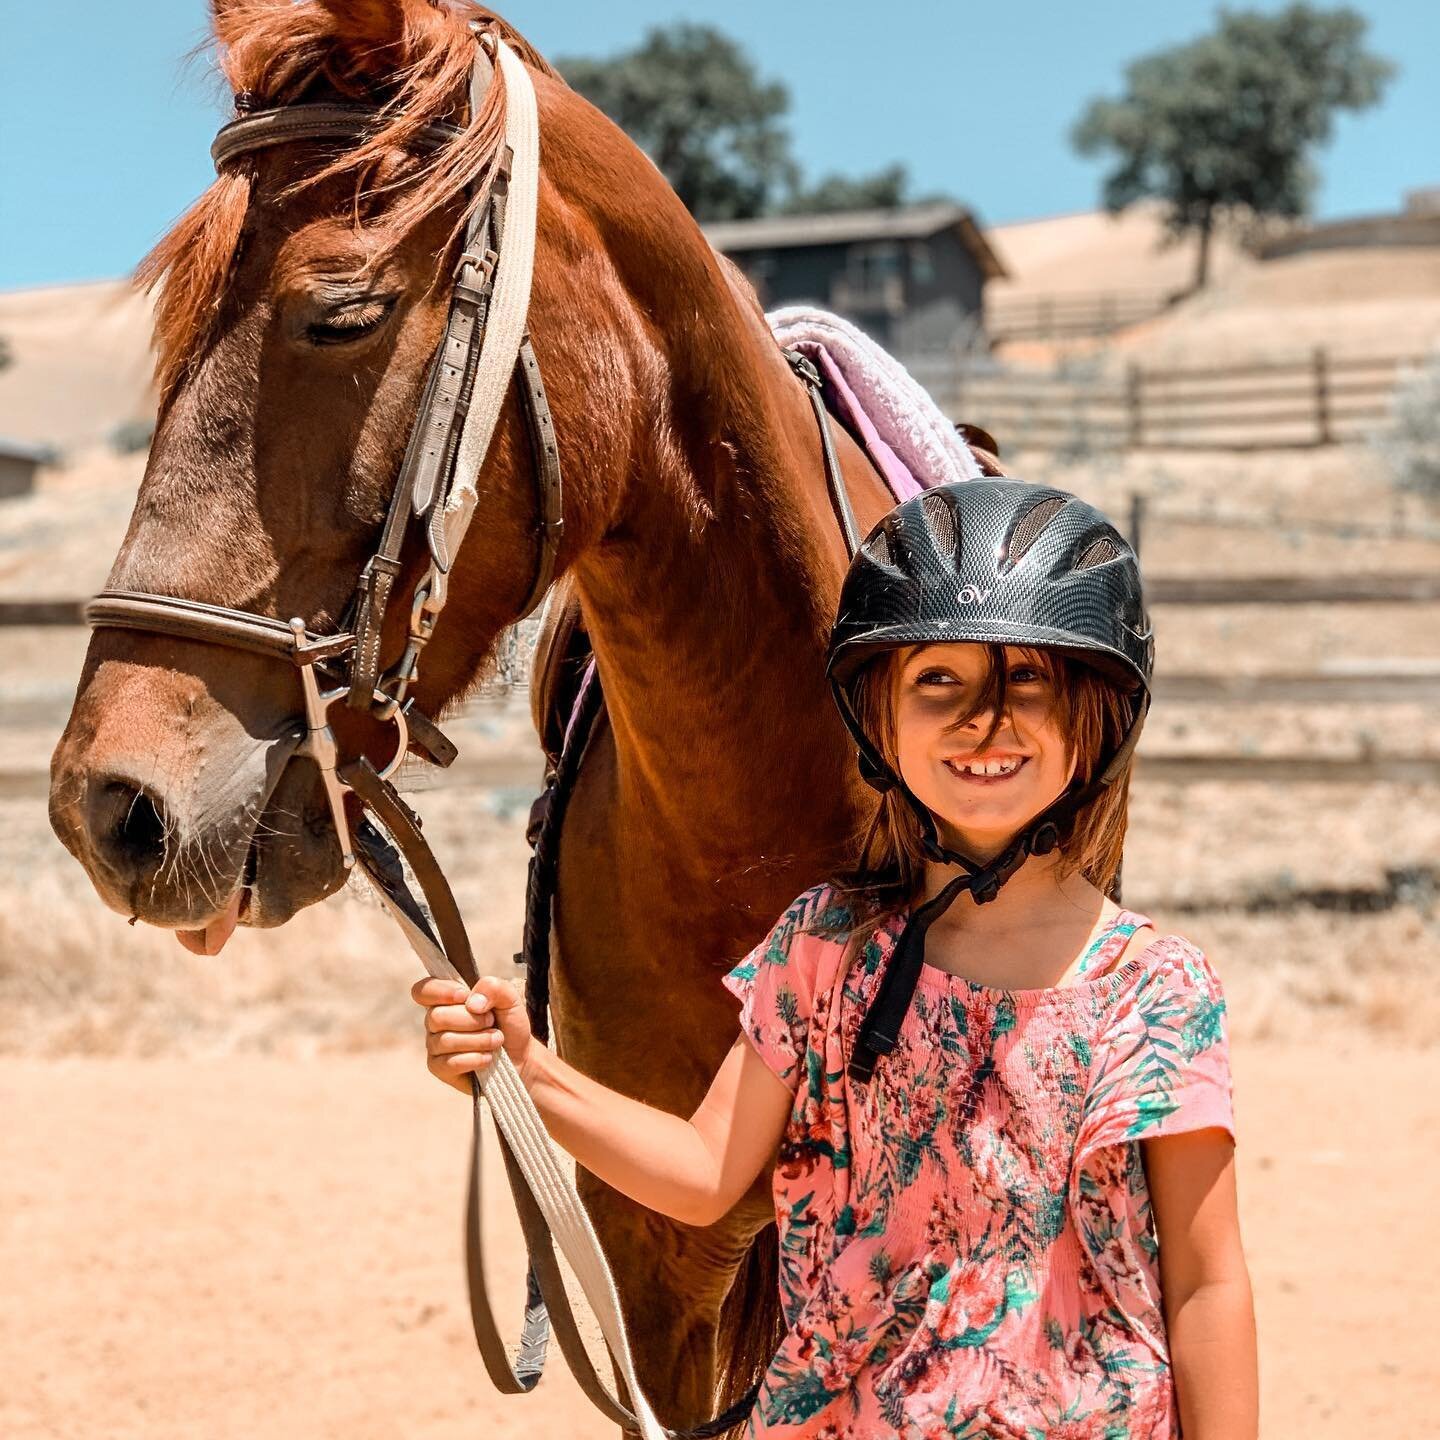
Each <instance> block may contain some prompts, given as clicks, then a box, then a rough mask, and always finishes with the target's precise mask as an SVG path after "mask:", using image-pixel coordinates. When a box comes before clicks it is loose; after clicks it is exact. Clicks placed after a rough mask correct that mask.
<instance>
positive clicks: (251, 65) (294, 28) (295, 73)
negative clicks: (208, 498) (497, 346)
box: [134, 0, 556, 400]
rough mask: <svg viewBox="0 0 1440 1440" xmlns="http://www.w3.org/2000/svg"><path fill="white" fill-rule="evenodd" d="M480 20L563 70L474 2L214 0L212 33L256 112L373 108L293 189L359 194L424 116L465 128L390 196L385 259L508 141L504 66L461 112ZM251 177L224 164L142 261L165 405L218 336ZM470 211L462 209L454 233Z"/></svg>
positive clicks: (240, 165)
mask: <svg viewBox="0 0 1440 1440" xmlns="http://www.w3.org/2000/svg"><path fill="white" fill-rule="evenodd" d="M471 22H478V23H480V24H482V25H484V26H485V27H486V28H488V29H491V30H493V31H494V32H495V33H496V34H498V35H499V36H500V38H501V39H503V40H504V41H505V43H506V44H507V45H509V46H510V47H511V48H512V49H513V50H514V51H515V53H516V54H517V55H518V56H519V58H520V59H521V60H523V61H524V62H525V64H526V65H528V66H529V67H530V68H531V69H534V70H537V71H539V72H540V73H542V74H545V75H549V76H551V77H554V76H555V73H556V72H555V71H554V70H553V69H552V68H551V67H550V65H549V64H548V63H547V62H546V61H545V60H544V58H543V57H542V56H541V55H540V54H539V52H538V51H536V50H535V49H534V47H533V46H531V45H530V43H529V42H528V41H527V40H525V39H524V38H523V37H522V36H521V35H520V34H519V33H518V32H517V31H516V30H515V29H514V27H513V26H511V25H510V24H509V23H508V22H507V21H505V20H503V19H501V18H500V17H499V16H498V15H496V14H495V13H494V12H493V11H491V10H490V9H488V8H487V7H485V6H482V5H478V4H475V3H473V0H305V3H300V4H297V3H295V0H215V14H214V32H215V33H214V38H215V42H216V44H217V45H218V46H219V47H220V51H221V54H220V62H219V63H220V68H221V70H222V72H223V74H224V75H225V77H226V79H227V80H228V81H229V83H230V88H231V90H232V91H234V93H235V95H236V97H237V102H238V103H239V104H240V105H243V108H244V111H245V112H247V113H248V112H253V111H256V110H267V109H271V108H273V107H275V106H279V105H291V104H297V103H300V102H303V101H306V100H324V99H335V98H337V97H338V98H339V99H342V100H354V101H361V102H363V103H366V104H371V105H374V106H376V107H377V124H376V128H375V131H374V133H373V134H371V135H370V136H369V137H368V138H367V139H366V140H365V141H364V143H363V144H361V145H359V146H358V147H356V148H354V149H351V150H348V151H346V152H344V153H342V154H340V155H338V156H337V157H336V158H334V159H333V160H331V161H330V162H329V163H328V164H326V165H324V166H323V167H322V168H320V169H319V170H317V171H315V173H313V174H311V175H308V176H306V177H305V178H304V179H302V180H300V181H298V182H296V184H295V185H294V186H292V187H291V191H294V190H299V189H303V188H307V187H309V186H311V185H315V184H318V183H320V182H321V181H324V180H329V179H334V178H337V177H339V178H345V177H349V178H352V179H353V180H354V182H355V187H356V195H357V201H358V200H359V199H360V196H361V192H362V191H363V190H364V189H365V185H366V180H367V178H368V177H369V176H370V175H371V174H372V172H373V170H374V168H375V166H376V165H377V164H378V162H380V161H381V160H382V159H383V158H384V157H385V156H386V155H388V154H390V153H392V152H394V151H395V150H397V149H399V150H403V148H404V147H405V144H406V142H407V141H408V140H409V139H410V137H411V136H412V135H413V134H414V133H415V132H416V131H417V130H419V129H421V128H422V127H423V126H424V125H425V124H426V123H427V122H428V121H431V120H451V121H452V122H454V123H456V124H463V125H464V134H463V135H462V136H460V138H459V139H457V140H456V141H455V143H453V144H451V145H448V146H446V147H445V149H444V150H442V151H441V152H439V153H438V154H435V155H432V156H430V157H428V158H426V159H424V160H416V161H415V162H413V164H412V166H411V167H410V168H409V169H408V170H407V172H406V182H405V184H404V186H403V188H402V189H401V190H400V192H399V195H398V197H397V198H396V199H395V201H394V203H392V204H391V205H390V206H388V207H387V208H386V209H385V211H384V212H383V214H380V215H377V216H375V217H374V220H373V229H372V233H373V234H374V235H375V236H376V238H377V239H378V242H379V243H378V249H377V253H376V256H375V259H376V260H378V259H381V258H383V257H384V255H386V254H389V253H391V252H392V251H393V250H394V249H395V248H396V247H397V246H398V245H400V244H401V243H402V242H403V241H404V239H405V238H406V236H407V235H409V234H410V232H411V231H412V230H413V229H414V228H415V226H416V225H417V224H419V223H420V221H421V220H423V219H425V218H426V217H427V216H430V215H433V214H435V213H436V212H437V210H438V209H440V208H441V207H444V206H446V205H448V204H450V203H451V202H452V201H454V200H456V199H457V198H458V197H461V196H463V195H464V192H465V190H466V187H467V186H468V185H469V184H470V183H471V182H472V181H473V179H474V177H475V176H476V175H478V174H480V173H481V172H482V171H483V170H484V169H485V168H487V167H488V166H489V164H490V163H491V161H492V160H493V159H494V158H495V155H496V153H497V152H498V150H499V148H500V145H501V142H502V138H503V133H504V118H505V82H504V77H503V75H502V73H501V71H500V68H499V66H496V67H495V72H494V79H493V82H492V83H491V85H490V87H489V89H488V91H487V92H486V95H485V100H484V103H483V104H482V106H481V107H480V111H479V113H478V114H476V115H467V113H466V106H465V98H466V88H467V82H468V79H469V75H470V67H471V64H472V63H473V60H474V56H475V44H476V41H475V36H474V34H473V33H472V32H471V31H470V29H469V25H470V24H471ZM254 175H255V167H254V165H253V164H252V163H249V160H248V157H244V156H242V157H240V158H239V159H238V160H236V161H234V162H232V163H231V164H230V165H227V166H226V169H225V173H223V174H221V175H220V176H218V177H217V179H216V180H215V182H214V184H212V185H211V186H210V188H209V189H208V190H206V192H205V193H204V194H203V195H202V196H201V197H200V198H199V199H198V200H197V201H196V202H195V203H194V204H193V205H192V206H191V207H190V209H189V210H187V211H186V212H185V214H184V215H182V216H181V217H180V219H179V220H178V221H176V223H175V224H174V225H173V226H172V227H171V228H170V230H169V231H168V232H167V233H166V234H165V235H164V236H163V237H162V238H161V239H160V241H159V242H158V243H157V244H156V245H155V247H154V249H152V250H151V251H150V253H149V254H148V255H146V256H145V258H144V259H143V260H141V262H140V264H139V266H138V267H137V268H136V271H135V276H134V279H135V283H136V285H137V286H138V287H139V288H140V289H141V290H145V291H149V290H156V291H157V292H158V293H157V296H156V305H155V331H154V345H155V351H156V367H155V378H156V384H157V385H158V387H159V390H160V394H161V397H162V400H163V398H164V397H165V396H167V395H168V394H169V393H170V392H171V391H172V390H173V388H174V387H175V385H176V384H177V383H178V382H179V381H180V380H181V379H183V378H184V377H185V375H186V374H187V373H189V371H190V369H191V367H192V366H193V365H194V364H195V362H196V361H197V360H198V358H199V356H200V355H201V354H202V353H203V351H204V349H205V347H206V344H207V343H208V341H209V340H210V338H211V336H212V335H213V333H214V330H215V327H216V324H217V321H218V319H219V316H220V312H221V308H222V305H223V302H224V297H225V289H226V281H227V279H228V277H229V274H230V270H231V266H232V265H233V263H234V260H235V257H236V255H237V253H238V250H239V245H240V238H241V233H242V231H243V229H244V225H245V216H246V213H247V212H248V210H249V207H250V200H251V191H252V185H253V181H254ZM387 188H389V187H387ZM286 193H290V192H286ZM468 209H469V205H468V204H467V205H466V206H465V207H463V208H462V210H461V213H460V215H459V218H458V220H457V222H456V224H457V228H458V227H459V226H460V225H462V224H463V223H464V220H465V216H466V213H468ZM356 212H357V215H358V213H359V205H358V203H357V207H356Z"/></svg>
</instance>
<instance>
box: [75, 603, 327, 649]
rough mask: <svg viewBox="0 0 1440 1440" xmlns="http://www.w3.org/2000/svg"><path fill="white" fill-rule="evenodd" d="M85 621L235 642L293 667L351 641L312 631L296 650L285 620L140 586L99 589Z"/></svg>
mask: <svg viewBox="0 0 1440 1440" xmlns="http://www.w3.org/2000/svg"><path fill="white" fill-rule="evenodd" d="M83 613H84V617H85V622H86V624H88V625H90V626H92V627H101V626H106V627H109V628H110V629H113V630H146V631H149V632H150V633H151V634H156V633H159V634H161V635H173V636H175V637H176V638H177V639H179V640H200V641H204V642H206V643H207V644H212V645H216V644H219V645H233V646H234V647H235V648H236V649H237V650H249V651H250V652H251V653H252V654H256V655H269V656H278V657H280V658H281V659H284V660H289V661H291V662H292V663H294V664H296V665H301V666H304V665H316V664H319V663H320V662H322V661H325V660H332V659H336V658H338V657H340V656H342V655H344V654H345V652H346V651H347V650H349V649H350V647H351V645H353V644H354V642H355V637H354V636H353V635H351V634H348V633H341V634H339V635H312V634H310V633H309V632H308V631H307V632H306V635H305V642H304V644H303V645H302V646H301V647H300V648H299V649H297V648H296V645H295V632H294V631H293V630H291V628H290V626H289V625H287V624H286V623H285V622H284V621H283V620H274V619H272V618H270V617H269V616H268V615H253V614H251V613H250V612H249V611H248V610H231V609H230V608H229V607H227V606H225V605H211V604H208V603H207V602H205V601H203V600H180V599H177V598H175V597H174V596H170V595H152V594H150V593H149V592H147V591H143V590H102V591H101V592H100V593H99V594H98V595H96V596H95V598H94V599H93V600H89V601H87V602H86V605H85V609H84V612H83Z"/></svg>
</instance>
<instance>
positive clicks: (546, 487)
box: [85, 45, 564, 870]
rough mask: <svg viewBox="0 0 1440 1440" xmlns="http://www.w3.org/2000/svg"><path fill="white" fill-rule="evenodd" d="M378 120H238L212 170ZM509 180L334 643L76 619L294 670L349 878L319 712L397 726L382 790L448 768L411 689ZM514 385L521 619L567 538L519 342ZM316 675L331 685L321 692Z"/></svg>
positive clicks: (528, 362)
mask: <svg viewBox="0 0 1440 1440" xmlns="http://www.w3.org/2000/svg"><path fill="white" fill-rule="evenodd" d="M491 73H492V68H491V64H490V60H489V58H488V56H487V54H486V51H485V48H484V47H483V46H482V45H477V46H476V58H475V63H474V66H473V68H472V73H471V84H470V98H471V113H472V115H474V114H475V113H477V111H478V108H479V102H480V101H481V99H483V96H484V93H485V89H486V87H487V86H488V84H489V81H490V76H491ZM379 114H380V112H379V111H378V110H377V109H376V108H374V107H371V106H366V105H354V104H298V105H288V106H281V107H279V108H276V109H272V110H265V111H261V112H258V113H256V114H249V115H242V116H240V117H239V118H237V119H235V120H233V121H231V122H230V123H229V124H227V125H225V126H224V127H222V129H221V130H220V132H219V134H218V135H217V136H216V138H215V143H214V144H213V146H212V147H211V155H212V157H213V159H214V161H215V166H216V169H217V170H223V168H224V167H225V166H226V165H227V164H229V163H230V162H232V161H234V160H236V159H239V158H241V157H243V156H245V155H249V154H253V153H254V152H255V151H257V150H263V149H268V148H270V147H272V146H275V145H284V144H292V143H297V142H303V141H314V140H344V141H352V142H353V141H360V140H364V139H365V138H366V137H367V136H368V135H370V134H372V133H373V131H374V128H375V125H376V122H377V119H378V118H379ZM387 118H390V117H387ZM463 133H464V132H463V131H462V130H461V129H460V128H459V127H458V126H455V125H450V124H446V123H444V122H440V121H431V122H429V123H428V124H426V125H424V126H423V127H421V128H419V129H417V130H416V131H415V132H414V134H413V135H412V136H411V143H412V144H413V145H414V146H415V147H416V148H417V149H420V150H424V151H434V150H437V149H440V148H443V147H444V146H446V145H448V144H451V143H452V142H453V141H455V140H456V139H457V138H458V137H459V136H461V135H462V134H463ZM508 180H509V151H508V149H507V148H503V147H502V150H501V152H500V154H499V155H498V156H497V157H496V161H495V163H494V164H493V165H492V166H491V167H490V169H489V171H488V172H487V173H486V174H485V175H484V176H482V177H479V179H478V180H477V182H476V186H477V188H478V189H479V190H480V191H481V193H480V194H479V195H478V196H473V195H472V199H473V202H474V203H473V207H472V209H471V213H470V217H469V219H468V221H467V223H466V228H465V233H464V240H463V243H462V246H461V254H460V258H459V260H458V261H457V262H456V264H455V268H454V283H453V285H452V287H451V292H450V305H449V311H448V314H447V316H446V321H445V331H444V335H443V337H442V338H441V341H440V344H439V346H438V348H437V350H436V352H435V355H434V358H433V359H432V361H431V363H430V367H429V371H428V373H427V376H426V379H425V386H424V390H423V392H422V397H421V402H420V409H419V413H418V415H417V418H416V421H415V424H414V426H413V428H412V429H411V432H410V439H409V442H408V444H407V445H406V449H405V456H404V460H403V461H402V463H401V467H400V472H399V475H398V477H397V479H396V483H395V488H394V490H393V491H392V493H391V498H390V504H389V507H388V511H387V514H386V518H385V523H384V526H383V527H382V530H381V534H380V539H379V543H378V544H377V546H376V549H375V552H374V554H373V555H372V556H371V557H370V559H369V560H368V561H367V562H366V564H365V566H364V567H363V569H362V570H361V572H360V576H359V578H358V580H357V582H356V587H355V593H354V595H353V597H352V599H351V602H350V605H349V608H348V610H347V612H346V618H345V619H344V620H343V621H342V625H343V626H344V627H345V628H343V629H342V630H341V631H340V632H338V633H336V634H331V635H314V634H312V633H311V632H310V631H309V630H308V629H307V628H306V626H305V623H304V622H303V620H301V619H299V618H298V617H297V618H294V619H291V620H290V621H288V623H287V622H285V621H282V620H280V619H277V618H275V617H273V616H268V615H260V614H256V613H254V612H252V611H247V610H236V609H232V608H230V607H228V606H223V605H213V604H208V603H205V602H202V601H196V600H184V599H180V598H177V597H175V596H169V595H156V594H151V593H148V592H143V591H136V590H105V591H102V592H101V593H100V594H99V595H97V596H96V597H95V598H94V599H93V600H92V601H90V602H89V604H88V605H87V606H86V607H85V618H86V619H87V620H88V621H89V623H90V624H91V625H92V626H108V627H112V628H114V627H118V628H122V629H132V630H143V631H149V632H158V633H161V634H166V635H173V636H176V637H177V638H180V639H185V640H200V641H204V642H207V643H210V644H216V645H226V646H231V647H235V648H239V649H243V650H248V651H251V652H252V653H256V654H261V655H269V656H273V657H275V658H277V659H283V660H288V661H289V662H290V663H291V664H293V665H294V666H295V667H296V668H297V670H298V671H299V674H300V679H301V683H302V686H303V690H304V698H305V726H306V728H305V731H304V733H303V734H301V735H298V736H297V741H298V745H297V750H296V752H295V753H296V754H299V755H304V756H308V757H309V758H310V759H312V760H314V761H315V763H316V764H317V765H318V767H319V769H320V772H321V775H322V778H323V780H324V784H325V789H326V795H327V798H328V801H329V805H330V810H331V815H332V818H333V820H334V824H335V830H336V834H337V836H338V838H339V841H340V847H341V857H342V863H343V864H344V866H345V868H346V869H347V870H348V869H349V868H350V867H351V866H352V865H353V864H354V859H355V855H354V846H353V835H352V830H351V827H350V825H349V822H348V820H347V818H346V814H345V796H344V791H345V788H346V786H345V784H344V782H343V781H342V780H341V778H340V776H339V772H338V770H337V752H336V746H335V740H334V736H333V733H332V731H331V729H330V725H329V720H328V715H329V711H330V708H331V707H332V706H333V705H334V704H335V703H336V702H337V701H339V700H341V699H343V700H344V701H345V703H346V705H348V706H349V707H350V708H351V709H354V710H360V711H366V710H368V711H370V712H371V713H372V714H374V715H375V717H376V718H377V719H379V720H382V721H385V722H389V723H393V724H394V725H395V728H396V738H395V750H394V754H393V755H392V757H391V759H390V760H389V761H388V763H387V764H386V765H385V766H384V767H383V769H381V770H379V771H378V772H377V776H378V778H379V779H380V780H381V781H387V782H388V780H389V778H390V777H391V775H393V774H394V773H395V771H396V770H398V769H399V767H400V763H401V761H402V760H403V759H404V757H405V755H406V753H407V752H408V751H411V750H414V751H416V752H418V753H419V754H420V755H421V756H423V757H424V758H425V759H427V760H430V761H432V762H434V763H435V764H437V765H441V766H446V765H449V764H450V763H451V762H452V761H453V760H454V758H455V755H456V750H455V747H454V745H453V744H452V743H451V742H450V741H449V740H448V739H447V738H446V737H445V735H444V734H443V733H442V732H441V731H440V729H439V727H438V726H437V725H436V724H435V722H434V721H433V720H432V719H430V717H429V716H427V715H426V714H424V712H423V711H421V710H419V709H418V708H417V707H416V705H415V702H414V700H413V698H410V697H409V696H408V691H409V689H410V687H411V686H412V685H413V684H414V682H415V680H416V677H417V675H418V673H419V661H420V656H421V653H422V651H423V650H424V648H425V645H426V643H427V642H428V641H429V639H430V637H431V635H432V634H433V633H434V629H435V623H436V620H437V619H438V617H439V614H440V611H441V610H442V609H443V607H444V603H445V592H446V585H447V581H448V577H449V572H450V567H451V565H452V563H453V561H454V558H455V557H454V555H453V554H452V553H450V545H449V543H448V536H447V531H446V527H445V525H444V524H443V523H442V519H443V516H444V514H445V507H446V502H447V500H448V499H449V497H450V494H451V491H452V488H453V486H454V484H455V480H456V460H457V453H458V447H459V441H460V433H461V428H462V425H463V423H464V419H465V415H466V412H467V410H468V408H469V405H470V397H471V393H472V391H473V389H474V385H475V378H476V366H477V362H478V359H479V355H480V348H481V342H482V340H483V338H484V334H485V322H486V315H487V311H488V309H489V305H490V301H491V298H492V295H493V292H494V287H495V276H496V271H497V267H498V265H499V264H500V263H501V257H500V246H501V236H502V234H503V230H504V213H505V203H506V195H507V185H508ZM515 374H516V380H517V383H518V386H519V392H520V398H521V401H522V409H523V411H524V413H525V415H526V417H527V420H528V422H529V425H528V428H529V432H530V437H531V441H532V450H533V453H534V457H535V473H536V483H537V509H538V512H539V516H540V524H539V533H538V556H537V560H536V566H535V575H534V579H533V581H532V584H531V587H530V592H529V595H528V596H527V597H526V601H525V604H524V606H523V608H522V611H521V615H520V617H519V618H523V617H524V616H525V615H528V614H530V613H531V612H532V611H533V610H534V609H535V607H536V606H537V605H539V603H540V601H541V600H542V599H543V598H544V596H545V594H546V592H547V591H548V590H549V588H550V583H551V581H552V580H553V578H554V575H555V565H556V557H557V555H558V553H559V548H560V541H561V536H562V535H563V532H564V518H563V484H562V480H561V473H560V451H559V446H558V444H557V442H556V438H555V424H554V420H553V418H552V417H551V414H550V405H549V402H548V400H547V399H546V395H545V385H544V382H543V380H542V379H541V375H540V366H539V363H538V362H537V360H536V358H535V352H534V349H533V348H532V346H531V344H530V339H529V336H528V334H527V335H525V336H524V337H523V338H522V339H521V342H520V351H519V359H518V362H517V364H516V371H515ZM412 526H416V527H419V528H420V529H422V530H423V532H424V534H425V537H426V542H427V544H428V547H429V550H430V557H431V563H430V567H429V570H428V572H427V573H426V575H425V576H424V577H423V578H422V579H421V580H420V581H419V583H418V584H417V586H416V588H415V591H414V593H413V596H412V599H411V608H410V621H409V628H408V634H407V637H406V643H405V649H404V652H403V654H402V655H401V656H400V658H399V660H398V661H397V662H396V663H395V664H394V665H392V666H391V667H390V668H389V669H388V670H386V671H385V672H384V673H383V674H382V673H381V672H380V641H381V635H382V632H383V629H384V623H385V616H386V612H387V609H388V607H389V603H390V599H391V595H392V592H393V590H394V587H395V584H396V581H397V579H398V578H399V576H400V573H401V551H402V548H403V546H404V544H405V540H406V537H407V535H408V534H409V533H410V530H411V527H412ZM319 675H323V676H324V678H325V680H326V682H328V683H327V684H326V685H325V686H324V687H323V688H322V685H321V681H320V679H319V678H318V676H319Z"/></svg>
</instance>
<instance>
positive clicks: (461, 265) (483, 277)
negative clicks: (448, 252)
mask: <svg viewBox="0 0 1440 1440" xmlns="http://www.w3.org/2000/svg"><path fill="white" fill-rule="evenodd" d="M499 263H500V257H499V255H497V254H496V253H495V251H493V250H486V251H485V253H484V254H483V255H477V254H476V253H475V252H474V251H473V250H462V251H461V252H460V258H459V259H458V260H456V262H455V268H454V269H453V270H452V271H451V272H450V279H451V281H452V282H453V283H455V284H456V285H461V284H464V283H465V282H464V281H463V280H461V278H460V272H461V271H462V270H464V269H465V268H466V266H469V267H470V268H471V269H472V270H478V271H479V272H480V283H479V285H478V286H477V285H471V286H470V287H469V288H470V289H483V288H484V287H485V286H486V285H488V284H489V283H490V277H491V276H492V275H494V273H495V267H496V266H497V265H498V264H499Z"/></svg>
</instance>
